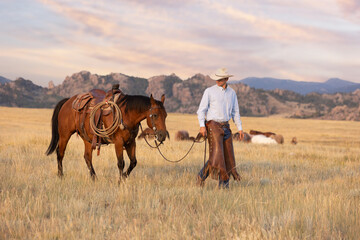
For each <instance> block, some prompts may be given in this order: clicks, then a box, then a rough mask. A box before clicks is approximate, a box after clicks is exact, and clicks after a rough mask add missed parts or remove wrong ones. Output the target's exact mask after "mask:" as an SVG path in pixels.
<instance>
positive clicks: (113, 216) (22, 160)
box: [0, 107, 360, 239]
mask: <svg viewBox="0 0 360 240" xmlns="http://www.w3.org/2000/svg"><path fill="white" fill-rule="evenodd" d="M51 114H52V110H49V109H20V108H4V107H1V108H0V167H1V168H0V169H1V172H0V239H225V238H226V239H229V238H230V239H305V238H309V239H358V238H359V226H360V137H359V135H358V134H359V133H360V123H359V122H343V121H319V120H296V119H282V118H247V117H243V118H242V120H243V126H244V130H245V131H249V130H250V129H255V130H260V131H273V132H276V133H281V134H283V135H284V138H285V144H284V145H281V146H278V145H277V146H261V145H260V146H259V145H252V144H243V143H234V144H235V155H236V160H237V165H238V170H239V173H240V174H241V176H242V177H243V180H242V181H241V182H240V183H235V182H233V181H230V189H229V190H219V189H217V182H216V181H214V180H212V179H208V180H207V181H206V185H205V187H204V189H200V188H199V187H197V186H196V181H195V179H196V178H195V177H196V174H197V172H198V171H199V170H200V168H201V167H202V164H203V151H204V145H203V144H196V145H195V147H194V149H193V151H192V152H191V153H190V154H189V156H188V157H187V158H186V159H185V160H184V161H182V162H180V163H178V164H171V163H168V162H166V161H165V160H163V159H162V158H161V157H160V155H159V154H158V152H157V151H156V150H154V149H150V148H149V147H148V146H147V145H146V144H145V143H144V141H138V148H137V158H138V166H137V167H136V168H135V169H134V171H133V172H132V174H131V175H130V177H129V178H128V180H127V181H126V182H125V183H124V184H121V185H120V186H119V185H118V182H117V179H118V170H117V166H116V159H115V153H114V148H113V146H111V145H110V146H106V147H103V148H102V150H101V154H100V156H95V157H94V159H93V162H94V167H95V171H96V172H97V176H98V180H97V181H96V182H93V181H91V179H90V176H89V173H88V170H87V167H86V164H85V161H84V160H83V157H82V156H83V143H82V141H81V140H80V139H79V138H77V137H76V136H73V137H72V139H71V141H70V143H69V145H68V149H67V151H66V155H65V159H64V174H65V176H64V179H63V180H60V179H59V178H58V177H57V175H56V174H57V162H56V156H55V155H51V156H49V157H47V156H45V154H44V152H45V150H46V149H47V147H48V144H49V141H50V138H51V135H50V134H51V131H50V119H51ZM167 126H168V130H169V131H170V135H171V137H172V139H171V141H168V140H167V141H166V142H165V145H164V146H162V150H163V152H164V154H166V155H167V156H168V157H169V158H171V159H177V158H179V157H181V156H182V155H183V154H184V153H185V152H186V150H187V149H188V148H189V147H190V145H191V143H190V142H182V143H179V142H175V141H174V139H173V138H174V134H175V132H176V131H177V130H183V129H184V130H188V131H189V132H190V135H193V136H194V135H196V133H197V131H198V123H197V119H196V116H195V115H181V114H169V117H168V120H167ZM232 129H235V127H234V125H232ZM293 136H296V137H297V139H298V140H299V143H298V144H297V145H291V144H290V143H289V142H290V140H291V138H292V137H293ZM126 165H127V166H128V158H126Z"/></svg>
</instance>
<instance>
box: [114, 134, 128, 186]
mask: <svg viewBox="0 0 360 240" xmlns="http://www.w3.org/2000/svg"><path fill="white" fill-rule="evenodd" d="M123 146H124V145H123V142H122V141H116V142H115V152H116V157H117V166H118V168H119V174H120V177H119V183H121V181H122V179H123V177H126V175H125V174H124V173H123V171H124V167H125V161H124V154H123Z"/></svg>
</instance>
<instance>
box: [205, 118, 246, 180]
mask: <svg viewBox="0 0 360 240" xmlns="http://www.w3.org/2000/svg"><path fill="white" fill-rule="evenodd" d="M224 127H225V128H228V129H229V130H230V128H229V124H228V123H224V124H222V123H218V122H215V121H209V122H207V123H206V130H207V135H208V141H209V148H210V149H209V151H210V156H209V162H208V164H207V166H206V168H207V169H204V170H205V172H209V174H210V176H211V177H212V178H214V179H220V180H222V181H227V180H229V178H230V175H232V176H233V177H234V180H237V181H240V175H239V174H238V172H237V171H236V162H235V155H234V148H233V143H232V136H230V137H229V138H227V139H226V140H224V129H223V128H224ZM230 133H231V130H230Z"/></svg>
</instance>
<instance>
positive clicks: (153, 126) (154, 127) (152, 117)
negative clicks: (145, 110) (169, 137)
mask: <svg viewBox="0 0 360 240" xmlns="http://www.w3.org/2000/svg"><path fill="white" fill-rule="evenodd" d="M156 108H161V107H159V106H156V107H150V108H149V112H150V114H149V117H150V120H151V125H152V129H153V130H154V132H156V131H157V128H156V126H155V121H154V114H153V113H152V110H153V109H156Z"/></svg>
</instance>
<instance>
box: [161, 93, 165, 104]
mask: <svg viewBox="0 0 360 240" xmlns="http://www.w3.org/2000/svg"><path fill="white" fill-rule="evenodd" d="M161 102H162V103H163V104H164V102H165V94H163V95H161Z"/></svg>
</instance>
